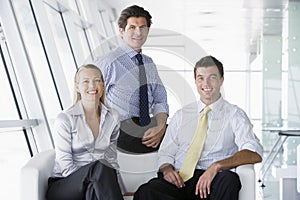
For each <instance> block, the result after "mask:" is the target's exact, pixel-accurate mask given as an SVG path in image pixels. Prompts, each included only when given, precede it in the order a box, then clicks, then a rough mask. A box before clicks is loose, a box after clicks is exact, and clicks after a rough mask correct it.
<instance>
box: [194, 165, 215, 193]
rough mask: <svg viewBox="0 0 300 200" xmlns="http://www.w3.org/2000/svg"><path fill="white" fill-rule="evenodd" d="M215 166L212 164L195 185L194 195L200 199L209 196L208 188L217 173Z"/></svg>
mask: <svg viewBox="0 0 300 200" xmlns="http://www.w3.org/2000/svg"><path fill="white" fill-rule="evenodd" d="M218 171H219V170H218V168H217V165H215V164H212V165H211V166H210V167H209V168H208V169H207V170H206V171H205V172H204V173H203V174H202V175H201V176H200V177H199V180H198V182H197V185H196V190H195V194H196V195H198V194H199V195H200V198H207V197H208V195H209V194H210V186H211V183H212V181H213V179H214V178H215V176H216V175H217V173H218Z"/></svg>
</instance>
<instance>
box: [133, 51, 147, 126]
mask: <svg viewBox="0 0 300 200" xmlns="http://www.w3.org/2000/svg"><path fill="white" fill-rule="evenodd" d="M136 58H137V60H138V61H139V79H140V125H141V126H146V125H148V124H149V123H150V117H149V105H148V88H147V77H146V72H145V66H144V63H143V57H142V55H141V54H137V55H136Z"/></svg>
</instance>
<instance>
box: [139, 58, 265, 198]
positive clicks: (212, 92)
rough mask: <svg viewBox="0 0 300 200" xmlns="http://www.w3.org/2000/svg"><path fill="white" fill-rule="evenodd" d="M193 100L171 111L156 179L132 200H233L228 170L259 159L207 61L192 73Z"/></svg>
mask: <svg viewBox="0 0 300 200" xmlns="http://www.w3.org/2000/svg"><path fill="white" fill-rule="evenodd" d="M194 77H195V84H196V87H197V90H198V93H199V94H200V99H199V101H197V102H195V103H192V104H190V105H187V106H185V107H183V108H182V109H180V110H179V111H177V112H176V113H175V115H174V116H173V117H172V120H171V122H170V123H169V125H168V129H167V132H166V135H165V137H164V139H163V142H162V144H161V146H160V149H159V155H158V157H159V158H158V165H159V177H158V178H154V179H152V180H150V181H149V182H148V183H146V184H144V185H142V186H140V188H139V189H138V190H137V192H136V193H135V196H134V200H182V199H185V200H192V199H193V200H194V199H214V200H237V199H238V194H239V190H240V188H241V182H240V179H239V176H238V175H237V174H236V173H235V172H233V171H231V170H230V169H232V168H235V167H237V166H240V165H244V164H254V163H258V162H261V160H262V152H263V149H262V146H261V144H260V143H259V140H258V139H257V137H256V136H255V134H254V133H253V129H252V124H251V122H250V120H249V118H248V117H247V115H246V113H245V112H244V111H243V110H242V109H241V108H239V107H237V106H236V105H233V104H230V103H229V102H227V101H226V100H224V99H223V98H222V96H221V93H220V87H221V86H222V84H223V81H224V71H223V65H222V63H221V62H220V61H218V60H217V59H216V58H214V57H212V56H206V57H203V58H202V59H200V60H199V61H198V62H197V63H196V66H195V68H194Z"/></svg>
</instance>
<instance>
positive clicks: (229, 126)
mask: <svg viewBox="0 0 300 200" xmlns="http://www.w3.org/2000/svg"><path fill="white" fill-rule="evenodd" d="M204 107H205V104H204V103H202V102H201V101H197V102H195V103H192V104H189V105H187V106H185V107H183V108H182V109H180V110H178V111H177V112H176V113H175V114H174V116H173V117H172V119H171V121H170V123H169V125H168V128H167V131H166V134H165V136H164V139H163V141H162V143H161V145H160V149H159V160H158V167H160V166H161V165H162V164H164V163H170V164H172V165H173V166H174V167H175V170H177V171H179V169H180V167H181V165H182V162H183V160H184V158H185V155H186V153H187V151H188V149H189V146H190V144H191V141H192V138H193V135H194V132H195V130H196V127H197V122H198V118H199V117H200V115H201V114H202V112H203V109H204ZM209 107H210V108H211V111H210V112H209V113H208V131H207V136H206V140H205V143H204V147H203V150H202V154H201V156H200V159H199V161H198V163H197V166H196V169H207V168H208V167H209V166H210V165H211V164H212V163H214V162H216V161H219V160H223V159H225V158H228V157H230V156H232V155H233V154H235V153H236V152H238V151H240V150H243V149H248V150H251V151H254V152H257V153H258V154H259V155H260V156H262V153H263V148H262V145H261V144H260V142H259V140H258V138H257V137H256V136H255V134H254V132H253V129H252V124H251V122H250V120H249V118H248V116H247V115H246V113H245V112H244V111H243V110H242V109H241V108H239V107H238V106H236V105H233V104H230V103H229V102H227V101H226V100H224V99H223V98H222V97H220V98H219V99H218V100H217V101H216V102H215V103H213V104H211V105H209Z"/></svg>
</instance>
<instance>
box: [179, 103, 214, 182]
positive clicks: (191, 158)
mask: <svg viewBox="0 0 300 200" xmlns="http://www.w3.org/2000/svg"><path fill="white" fill-rule="evenodd" d="M210 110H211V109H210V108H209V107H205V109H204V111H203V114H202V115H201V116H200V117H199V119H198V124H197V128H196V130H195V133H194V136H193V140H192V143H191V145H190V147H189V149H188V151H187V153H186V156H185V158H184V161H183V163H182V166H181V168H180V171H179V174H180V176H181V177H182V179H183V181H187V180H189V179H190V178H191V177H192V176H193V174H194V170H195V167H196V164H197V162H198V160H199V158H200V155H201V152H202V149H203V145H204V142H205V138H206V133H207V127H208V125H207V124H208V119H207V113H208V112H209V111H210Z"/></svg>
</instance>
